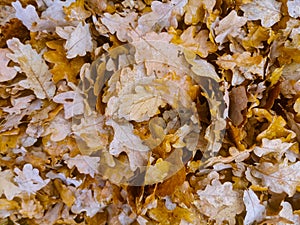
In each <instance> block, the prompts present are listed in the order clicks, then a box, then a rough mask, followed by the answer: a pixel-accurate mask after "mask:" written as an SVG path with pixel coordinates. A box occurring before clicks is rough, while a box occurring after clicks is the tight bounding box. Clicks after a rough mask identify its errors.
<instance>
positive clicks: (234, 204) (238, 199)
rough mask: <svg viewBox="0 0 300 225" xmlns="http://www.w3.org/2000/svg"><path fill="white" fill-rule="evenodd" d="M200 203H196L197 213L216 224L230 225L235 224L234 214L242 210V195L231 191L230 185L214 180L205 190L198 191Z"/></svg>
mask: <svg viewBox="0 0 300 225" xmlns="http://www.w3.org/2000/svg"><path fill="white" fill-rule="evenodd" d="M197 194H198V196H199V198H200V201H197V203H196V204H197V207H198V209H199V211H200V212H201V213H203V214H205V215H206V216H209V217H210V219H214V220H216V223H217V224H222V222H223V221H227V222H228V223H229V224H230V225H233V224H235V222H236V221H235V216H236V214H239V213H241V212H242V211H243V210H244V204H243V198H242V193H241V192H240V191H235V190H233V189H232V183H230V182H225V183H223V184H222V183H221V182H220V181H219V180H218V179H214V180H213V181H212V183H211V184H210V185H207V186H206V188H205V190H203V191H202V190H198V191H197Z"/></svg>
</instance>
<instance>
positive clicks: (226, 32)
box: [215, 10, 247, 44]
mask: <svg viewBox="0 0 300 225" xmlns="http://www.w3.org/2000/svg"><path fill="white" fill-rule="evenodd" d="M246 22H247V19H246V18H244V17H241V16H238V15H237V12H236V11H235V10H232V11H231V12H230V13H229V14H228V15H227V16H226V17H224V18H223V19H222V20H221V21H220V22H219V23H218V24H217V25H216V27H215V35H216V38H215V41H216V42H217V43H220V44H223V43H224V42H226V41H227V40H228V38H227V36H230V37H237V36H239V35H240V34H241V27H242V26H244V25H245V24H246Z"/></svg>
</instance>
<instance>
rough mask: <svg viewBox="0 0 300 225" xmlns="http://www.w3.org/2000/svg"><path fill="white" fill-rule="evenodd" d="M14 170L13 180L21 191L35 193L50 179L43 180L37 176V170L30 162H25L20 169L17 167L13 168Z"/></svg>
mask: <svg viewBox="0 0 300 225" xmlns="http://www.w3.org/2000/svg"><path fill="white" fill-rule="evenodd" d="M14 172H15V173H16V174H17V176H16V177H14V181H15V182H16V183H17V184H18V186H19V188H20V190H21V191H24V192H27V193H28V194H35V193H36V192H37V191H39V190H40V189H42V188H43V187H45V186H46V185H47V184H48V183H49V181H50V179H46V180H43V179H42V178H41V177H40V176H39V170H38V169H35V168H33V167H32V165H31V164H25V165H24V166H23V170H22V171H21V170H20V169H19V168H15V169H14Z"/></svg>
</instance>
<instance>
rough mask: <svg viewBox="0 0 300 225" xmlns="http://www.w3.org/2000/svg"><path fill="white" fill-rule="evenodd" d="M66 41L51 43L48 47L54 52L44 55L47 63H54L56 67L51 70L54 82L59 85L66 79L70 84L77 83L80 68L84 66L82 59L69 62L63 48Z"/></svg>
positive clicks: (48, 43)
mask: <svg viewBox="0 0 300 225" xmlns="http://www.w3.org/2000/svg"><path fill="white" fill-rule="evenodd" d="M63 44H64V41H62V40H55V41H49V42H47V43H46V45H47V46H48V47H49V48H50V49H53V50H50V51H48V52H45V53H44V58H45V60H46V61H47V62H50V63H53V64H54V66H53V68H52V69H51V70H50V72H51V73H52V75H53V81H54V82H55V83H57V82H58V81H60V80H63V79H66V80H67V81H68V82H72V83H75V84H76V83H77V79H76V76H77V75H78V73H79V71H80V68H81V67H82V65H83V64H84V59H83V58H82V57H76V58H74V59H71V60H68V59H67V58H66V51H65V49H64V47H63Z"/></svg>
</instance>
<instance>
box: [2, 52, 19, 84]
mask: <svg viewBox="0 0 300 225" xmlns="http://www.w3.org/2000/svg"><path fill="white" fill-rule="evenodd" d="M7 53H10V51H9V50H8V49H2V48H1V49H0V82H5V81H9V80H11V79H13V78H14V77H15V76H16V75H17V70H16V69H15V68H14V67H9V66H8V63H9V61H10V59H9V58H8V57H7V56H6V54H7Z"/></svg>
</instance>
